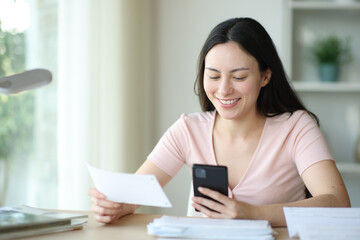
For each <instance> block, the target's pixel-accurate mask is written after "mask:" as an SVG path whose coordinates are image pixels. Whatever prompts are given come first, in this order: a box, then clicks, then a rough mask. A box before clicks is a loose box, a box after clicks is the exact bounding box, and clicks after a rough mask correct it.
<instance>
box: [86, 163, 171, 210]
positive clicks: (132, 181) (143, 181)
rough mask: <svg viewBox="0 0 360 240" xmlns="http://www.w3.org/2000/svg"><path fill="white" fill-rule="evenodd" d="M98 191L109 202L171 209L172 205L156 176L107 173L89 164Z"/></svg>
mask: <svg viewBox="0 0 360 240" xmlns="http://www.w3.org/2000/svg"><path fill="white" fill-rule="evenodd" d="M87 167H88V169H89V172H90V175H91V178H92V180H93V182H94V184H95V187H96V189H98V190H99V191H100V192H102V193H103V194H105V196H106V197H107V199H108V200H110V201H113V202H120V203H129V204H136V205H146V206H154V207H171V203H170V201H169V199H168V198H167V196H166V195H165V192H164V191H163V189H162V187H161V186H160V184H159V182H158V180H157V178H156V177H155V176H154V175H140V174H138V175H137V174H129V173H118V172H111V171H105V170H101V169H98V168H95V167H93V166H91V165H89V164H87Z"/></svg>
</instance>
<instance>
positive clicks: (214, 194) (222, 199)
mask: <svg viewBox="0 0 360 240" xmlns="http://www.w3.org/2000/svg"><path fill="white" fill-rule="evenodd" d="M198 190H199V192H201V193H202V194H204V195H206V196H208V197H211V198H212V199H214V200H216V201H218V202H220V203H222V204H225V203H226V202H227V200H228V196H225V195H224V194H221V193H219V192H217V191H214V190H211V189H209V188H204V187H199V188H198Z"/></svg>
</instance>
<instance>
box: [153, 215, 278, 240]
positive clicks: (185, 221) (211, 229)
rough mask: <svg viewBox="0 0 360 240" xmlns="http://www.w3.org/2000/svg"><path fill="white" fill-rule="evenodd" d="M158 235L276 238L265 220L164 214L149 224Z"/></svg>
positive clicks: (212, 237) (209, 237)
mask: <svg viewBox="0 0 360 240" xmlns="http://www.w3.org/2000/svg"><path fill="white" fill-rule="evenodd" d="M147 231H148V234H150V235H156V236H158V237H178V238H196V239H259V240H261V239H266V240H267V239H274V238H273V235H272V233H273V231H272V229H271V226H270V224H269V222H268V221H265V220H225V219H210V218H187V217H171V216H163V217H161V218H156V219H154V221H153V222H152V223H150V224H148V226H147Z"/></svg>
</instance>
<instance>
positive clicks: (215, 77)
mask: <svg viewBox="0 0 360 240" xmlns="http://www.w3.org/2000/svg"><path fill="white" fill-rule="evenodd" d="M209 78H210V79H219V78H220V77H218V76H209Z"/></svg>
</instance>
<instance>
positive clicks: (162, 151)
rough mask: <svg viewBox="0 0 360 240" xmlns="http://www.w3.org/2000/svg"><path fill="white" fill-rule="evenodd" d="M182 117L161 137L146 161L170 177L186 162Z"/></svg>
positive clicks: (186, 151) (186, 150)
mask: <svg viewBox="0 0 360 240" xmlns="http://www.w3.org/2000/svg"><path fill="white" fill-rule="evenodd" d="M186 130H187V129H186V125H185V122H184V117H183V115H182V116H181V117H180V119H179V120H177V121H176V122H175V123H174V124H173V125H172V126H171V127H170V128H169V129H168V130H167V131H166V132H165V134H164V135H163V136H162V137H161V139H160V140H159V142H158V143H157V145H156V146H155V148H154V149H153V151H152V152H151V153H150V154H149V155H148V158H147V159H148V160H150V161H151V162H153V163H154V164H155V165H156V166H158V167H159V168H160V169H162V170H163V171H164V172H166V173H167V174H169V175H170V176H172V177H173V176H175V175H176V174H177V172H178V171H179V170H180V169H181V167H182V166H183V164H184V163H185V161H186V158H187V155H188V151H189V147H188V145H189V144H188V143H189V141H188V134H187V131H186Z"/></svg>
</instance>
